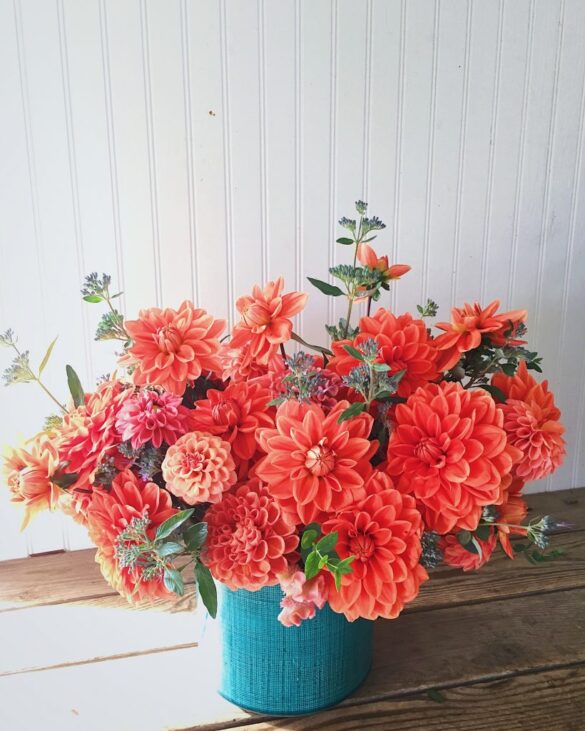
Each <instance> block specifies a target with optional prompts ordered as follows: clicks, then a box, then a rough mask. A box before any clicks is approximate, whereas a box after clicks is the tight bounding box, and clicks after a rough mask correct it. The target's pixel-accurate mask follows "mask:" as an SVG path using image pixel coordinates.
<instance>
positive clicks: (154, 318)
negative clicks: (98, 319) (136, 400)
mask: <svg viewBox="0 0 585 731" xmlns="http://www.w3.org/2000/svg"><path fill="white" fill-rule="evenodd" d="M124 325H125V327H126V330H127V331H128V334H129V335H130V337H131V338H132V341H133V344H132V346H131V347H130V348H128V352H127V355H126V356H124V358H123V359H122V361H123V363H124V365H127V366H131V367H132V368H133V373H132V378H133V380H134V383H135V384H136V385H137V386H144V385H152V386H154V385H156V386H162V387H163V388H164V389H165V390H167V391H170V392H171V393H174V394H177V395H178V396H181V395H182V394H183V393H184V392H185V388H186V387H187V383H188V382H189V381H194V380H195V379H196V378H199V376H200V375H201V373H202V372H203V371H211V372H219V370H220V361H219V357H218V354H219V350H220V342H219V336H220V335H221V333H222V331H223V330H224V328H225V321H224V320H214V319H213V317H212V316H211V315H208V314H207V312H206V311H205V310H202V309H199V308H196V307H194V306H193V303H191V302H188V301H185V302H183V303H182V305H181V306H180V307H179V309H178V310H173V309H171V308H170V307H167V308H166V309H164V310H161V309H160V308H158V307H151V308H150V309H147V310H141V311H140V314H139V316H138V319H137V320H128V321H126V322H125V323H124Z"/></svg>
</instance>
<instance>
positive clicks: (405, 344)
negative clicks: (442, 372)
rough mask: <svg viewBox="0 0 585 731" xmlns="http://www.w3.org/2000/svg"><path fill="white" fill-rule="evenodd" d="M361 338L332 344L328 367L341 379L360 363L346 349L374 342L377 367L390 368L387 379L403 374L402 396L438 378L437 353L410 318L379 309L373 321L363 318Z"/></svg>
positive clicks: (418, 322) (421, 327)
mask: <svg viewBox="0 0 585 731" xmlns="http://www.w3.org/2000/svg"><path fill="white" fill-rule="evenodd" d="M359 330H360V332H359V334H358V335H357V336H356V337H355V338H354V339H353V340H338V341H337V342H334V343H333V344H332V349H333V358H331V360H330V361H329V364H328V367H329V368H330V369H331V370H332V371H334V372H336V373H337V374H338V375H340V376H346V375H347V374H348V373H349V372H350V371H351V370H352V369H353V368H355V367H356V366H359V365H360V363H359V361H358V360H357V359H356V358H354V357H353V356H352V355H350V354H349V353H348V352H347V351H346V350H345V346H346V345H352V346H353V347H354V348H357V349H358V350H359V346H360V345H361V344H362V343H363V342H364V341H366V340H370V339H373V340H375V341H376V343H377V344H378V349H379V351H378V357H377V359H376V361H377V362H378V363H386V364H387V365H389V366H390V371H389V372H388V375H392V374H394V373H398V372H400V371H404V375H403V377H402V379H401V381H400V383H399V384H398V390H397V393H398V395H399V396H403V397H408V396H410V394H411V393H412V392H413V391H414V390H415V389H416V388H417V387H418V386H424V384H425V383H428V382H429V381H433V380H435V379H436V378H437V377H438V376H439V371H438V370H437V367H436V364H435V361H436V359H437V351H436V349H435V345H434V342H433V339H432V338H431V337H430V336H429V334H428V332H427V328H426V325H425V323H424V322H423V321H422V320H414V319H413V318H412V316H411V315H410V314H408V313H407V314H405V315H400V316H399V317H396V316H395V315H393V314H392V313H391V312H388V310H385V309H384V308H382V307H381V308H380V309H379V310H377V311H376V313H375V314H374V316H373V317H362V318H361V320H360V323H359Z"/></svg>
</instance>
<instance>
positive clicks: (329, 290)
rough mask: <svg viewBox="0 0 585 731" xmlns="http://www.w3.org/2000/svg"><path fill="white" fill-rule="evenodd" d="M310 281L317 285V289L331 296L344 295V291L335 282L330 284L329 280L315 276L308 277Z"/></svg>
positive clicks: (314, 285)
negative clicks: (315, 277)
mask: <svg viewBox="0 0 585 731" xmlns="http://www.w3.org/2000/svg"><path fill="white" fill-rule="evenodd" d="M307 279H308V280H309V282H311V284H312V285H313V287H317V289H318V290H319V291H320V292H323V294H327V295H329V296H330V297H341V296H342V295H343V291H342V290H341V289H339V287H336V286H335V285H334V284H329V282H323V281H321V280H320V279H313V277H307Z"/></svg>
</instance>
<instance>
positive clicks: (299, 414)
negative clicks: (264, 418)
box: [256, 400, 377, 525]
mask: <svg viewBox="0 0 585 731" xmlns="http://www.w3.org/2000/svg"><path fill="white" fill-rule="evenodd" d="M348 406H349V404H348V403H347V401H340V402H339V403H338V404H337V405H336V406H335V407H334V408H333V409H332V410H331V411H330V412H328V413H325V412H324V411H323V409H322V408H321V407H320V406H318V405H317V404H309V403H299V402H298V401H292V400H291V401H285V402H284V403H283V404H281V405H280V406H279V408H278V410H277V412H276V419H275V422H276V426H275V428H272V429H260V430H259V431H258V437H257V438H258V443H259V445H260V446H261V448H262V450H263V451H264V452H266V457H264V459H263V460H262V461H261V462H260V463H258V465H257V467H256V474H257V475H258V477H260V479H262V480H263V481H264V482H266V483H267V485H268V488H269V490H270V492H271V494H272V495H274V497H275V498H276V499H277V500H278V501H279V502H280V503H281V505H282V506H283V508H284V510H285V511H286V512H287V513H288V514H289V515H290V516H291V517H292V519H293V520H295V521H296V522H297V523H303V524H305V525H306V524H308V523H310V522H312V521H313V520H316V519H317V518H318V517H320V516H322V514H323V513H331V512H336V511H338V510H341V509H343V508H345V507H346V506H347V505H349V504H350V503H352V502H354V501H355V500H356V499H357V498H359V497H362V496H363V495H364V480H365V479H366V478H367V477H369V475H370V473H371V467H370V463H369V457H370V456H371V455H372V453H373V452H375V450H376V447H377V442H376V441H373V442H370V441H369V440H368V435H369V433H370V430H371V428H372V417H371V416H369V415H368V414H360V415H359V416H357V417H354V418H352V419H349V420H347V421H344V422H342V423H341V424H340V423H339V422H338V419H339V416H340V415H341V413H342V412H343V411H344V410H345V409H346V408H347V407H348Z"/></svg>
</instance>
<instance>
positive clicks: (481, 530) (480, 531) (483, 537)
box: [475, 524, 491, 541]
mask: <svg viewBox="0 0 585 731" xmlns="http://www.w3.org/2000/svg"><path fill="white" fill-rule="evenodd" d="M490 533H491V528H490V526H489V525H485V524H484V525H478V526H477V528H476V529H475V537H476V538H477V539H479V540H480V541H487V539H488V538H489V537H490Z"/></svg>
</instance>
